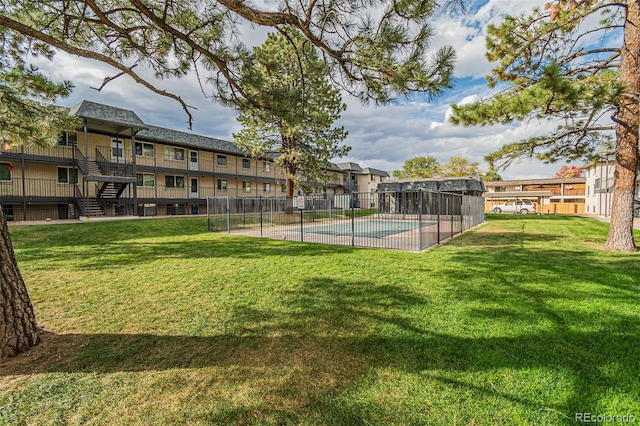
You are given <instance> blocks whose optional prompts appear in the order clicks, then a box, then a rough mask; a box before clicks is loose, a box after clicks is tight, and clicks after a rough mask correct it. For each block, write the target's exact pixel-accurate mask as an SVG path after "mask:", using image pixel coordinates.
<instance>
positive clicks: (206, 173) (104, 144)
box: [0, 101, 359, 220]
mask: <svg viewBox="0 0 640 426" xmlns="http://www.w3.org/2000/svg"><path fill="white" fill-rule="evenodd" d="M70 113H71V114H73V115H75V116H77V117H79V119H80V120H81V127H80V128H79V129H78V130H77V131H76V132H70V133H64V134H62V135H61V136H60V138H59V140H58V144H57V146H51V147H31V146H16V147H12V146H4V147H1V150H0V197H1V199H2V204H3V208H4V211H5V214H6V216H7V218H8V219H9V220H38V219H64V218H77V217H82V216H86V217H90V216H103V215H104V216H115V215H175V214H199V213H205V212H206V204H207V198H209V197H215V196H231V197H261V196H262V197H279V196H285V194H286V192H285V188H284V182H285V179H284V173H283V172H282V170H281V169H280V168H279V167H277V166H276V165H275V163H274V161H273V160H274V158H273V157H264V158H255V157H250V156H249V154H248V153H246V152H244V151H242V150H241V149H239V148H238V147H237V146H236V145H234V144H233V143H232V142H228V141H224V140H220V139H216V138H211V137H206V136H200V135H195V134H191V133H186V132H180V131H176V130H171V129H166V128H162V127H158V126H153V125H148V124H146V123H144V122H143V121H142V120H141V119H140V118H139V117H138V116H137V115H136V114H135V113H134V112H133V111H130V110H126V109H122V108H116V107H112V106H108V105H102V104H98V103H94V102H89V101H82V102H80V103H79V104H78V105H76V106H74V107H73V108H71V110H70ZM358 167H359V166H358ZM327 173H328V174H329V181H328V183H326V184H325V185H324V186H323V187H322V188H317V189H316V191H317V192H323V193H325V194H336V193H342V192H345V191H350V190H351V188H350V187H348V186H345V182H346V181H347V180H348V173H347V172H345V171H343V170H342V169H341V168H339V167H337V166H335V168H334V170H328V171H327Z"/></svg>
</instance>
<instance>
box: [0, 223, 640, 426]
mask: <svg viewBox="0 0 640 426" xmlns="http://www.w3.org/2000/svg"><path fill="white" fill-rule="evenodd" d="M606 233H607V224H603V223H600V222H598V221H595V220H592V219H587V218H579V217H561V216H553V217H551V216H549V217H543V216H526V217H523V216H512V215H495V216H491V215H490V216H489V218H488V224H487V225H484V226H482V227H480V228H477V229H476V230H474V231H473V232H470V233H467V234H465V235H463V236H461V237H459V238H456V239H455V240H453V241H452V242H450V243H448V244H446V245H445V246H442V247H439V248H437V249H434V250H431V251H428V252H426V253H422V254H416V253H404V252H397V251H385V250H373V249H354V248H350V247H337V246H327V245H315V244H303V243H293V242H287V241H275V240H266V239H253V238H248V237H238V236H232V235H227V234H216V233H207V232H206V219H203V218H175V219H154V220H137V221H124V222H101V223H97V222H93V223H84V224H72V225H49V226H14V227H12V228H11V234H12V238H13V241H14V245H15V248H16V253H17V256H18V259H19V263H20V267H21V270H22V273H23V275H24V278H25V281H26V282H27V286H28V288H29V291H30V294H31V298H32V301H33V303H34V306H35V309H36V314H37V317H38V320H39V323H40V324H41V325H42V326H43V327H44V332H43V339H42V340H43V341H42V343H41V344H40V345H39V346H38V347H36V348H34V349H33V350H32V351H30V352H29V353H27V354H23V355H21V356H19V357H17V358H15V359H9V360H2V361H0V423H1V424H34V425H36V424H37V425H48V424H127V425H129V424H134V425H135V424H175V425H182V424H221V425H228V424H237V425H244V424H256V425H263V424H267V425H268V424H273V425H280V424H301V425H319V424H330V425H380V424H395V425H411V424H415V425H422V424H423V425H454V424H455V425H468V424H474V425H497V424H504V425H514V424H534V425H546V424H550V425H551V424H553V425H555V424H572V423H573V418H574V413H582V412H589V413H592V414H608V415H625V414H633V415H635V416H636V417H637V418H639V419H640V361H639V358H638V348H640V310H639V309H638V296H639V290H640V254H619V253H609V252H604V251H601V250H600V247H601V246H602V244H603V243H604V240H605V238H606Z"/></svg>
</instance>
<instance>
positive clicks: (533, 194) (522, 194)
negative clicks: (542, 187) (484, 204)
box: [484, 191, 553, 199]
mask: <svg viewBox="0 0 640 426" xmlns="http://www.w3.org/2000/svg"><path fill="white" fill-rule="evenodd" d="M484 197H485V198H520V199H523V198H538V197H553V192H551V191H505V192H485V193H484Z"/></svg>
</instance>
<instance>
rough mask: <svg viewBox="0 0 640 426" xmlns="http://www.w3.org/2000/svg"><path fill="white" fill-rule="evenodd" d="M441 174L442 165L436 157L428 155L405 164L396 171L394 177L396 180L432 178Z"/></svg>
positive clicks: (414, 158) (412, 159)
mask: <svg viewBox="0 0 640 426" xmlns="http://www.w3.org/2000/svg"><path fill="white" fill-rule="evenodd" d="M439 173H440V163H439V162H438V160H436V157H433V156H431V155H428V156H426V157H422V156H418V157H413V158H411V159H409V160H407V161H405V162H404V165H403V166H402V169H400V170H394V171H393V173H392V174H393V176H394V177H395V178H396V179H415V178H432V177H436V176H438V174H439Z"/></svg>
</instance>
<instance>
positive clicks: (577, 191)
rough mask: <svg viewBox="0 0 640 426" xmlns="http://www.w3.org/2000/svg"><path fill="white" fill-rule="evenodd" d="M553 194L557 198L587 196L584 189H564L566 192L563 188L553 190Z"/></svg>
mask: <svg viewBox="0 0 640 426" xmlns="http://www.w3.org/2000/svg"><path fill="white" fill-rule="evenodd" d="M551 193H552V194H553V195H556V196H564V197H567V196H575V195H585V189H584V188H571V189H568V188H566V187H565V188H564V191H563V190H562V189H561V188H551Z"/></svg>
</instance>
